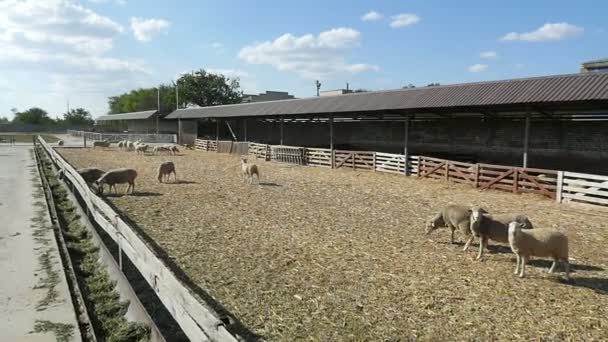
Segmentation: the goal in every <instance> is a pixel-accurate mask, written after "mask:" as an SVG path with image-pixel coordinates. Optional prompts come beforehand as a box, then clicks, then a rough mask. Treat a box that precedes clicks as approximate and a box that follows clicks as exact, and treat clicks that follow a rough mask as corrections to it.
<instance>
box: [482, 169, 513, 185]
mask: <svg viewBox="0 0 608 342" xmlns="http://www.w3.org/2000/svg"><path fill="white" fill-rule="evenodd" d="M512 174H513V169H511V170H509V171H507V172H504V173H503V174H502V175H500V176H498V177H497V178H494V179H493V180H491V181H490V182H489V183H486V184H484V185H483V186H482V187H481V189H487V188H489V187H491V186H492V185H494V184H496V183H498V182H499V181H500V180H502V179H504V178H505V177H508V176H510V175H512Z"/></svg>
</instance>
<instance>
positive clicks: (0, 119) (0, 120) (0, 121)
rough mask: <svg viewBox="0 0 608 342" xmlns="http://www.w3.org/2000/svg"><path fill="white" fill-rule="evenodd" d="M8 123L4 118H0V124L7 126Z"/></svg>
mask: <svg viewBox="0 0 608 342" xmlns="http://www.w3.org/2000/svg"><path fill="white" fill-rule="evenodd" d="M9 122H10V121H9V120H8V119H7V118H6V117H5V116H0V124H7V123H9Z"/></svg>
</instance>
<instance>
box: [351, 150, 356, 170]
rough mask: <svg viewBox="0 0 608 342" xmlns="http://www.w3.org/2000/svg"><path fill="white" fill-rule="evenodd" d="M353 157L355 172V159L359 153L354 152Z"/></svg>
mask: <svg viewBox="0 0 608 342" xmlns="http://www.w3.org/2000/svg"><path fill="white" fill-rule="evenodd" d="M352 156H353V170H356V169H357V165H356V164H355V158H357V153H356V152H353V154H352Z"/></svg>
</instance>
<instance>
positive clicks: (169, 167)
mask: <svg viewBox="0 0 608 342" xmlns="http://www.w3.org/2000/svg"><path fill="white" fill-rule="evenodd" d="M172 173H173V177H174V178H175V182H176V183H177V173H175V164H173V162H171V161H167V162H164V163H161V164H160V165H159V166H158V174H157V178H158V181H159V182H160V183H162V182H163V179H164V178H166V179H167V180H169V178H170V177H171V174H172Z"/></svg>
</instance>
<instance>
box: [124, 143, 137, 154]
mask: <svg viewBox="0 0 608 342" xmlns="http://www.w3.org/2000/svg"><path fill="white" fill-rule="evenodd" d="M126 150H127V152H128V151H134V150H135V143H134V142H132V141H127V143H126Z"/></svg>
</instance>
